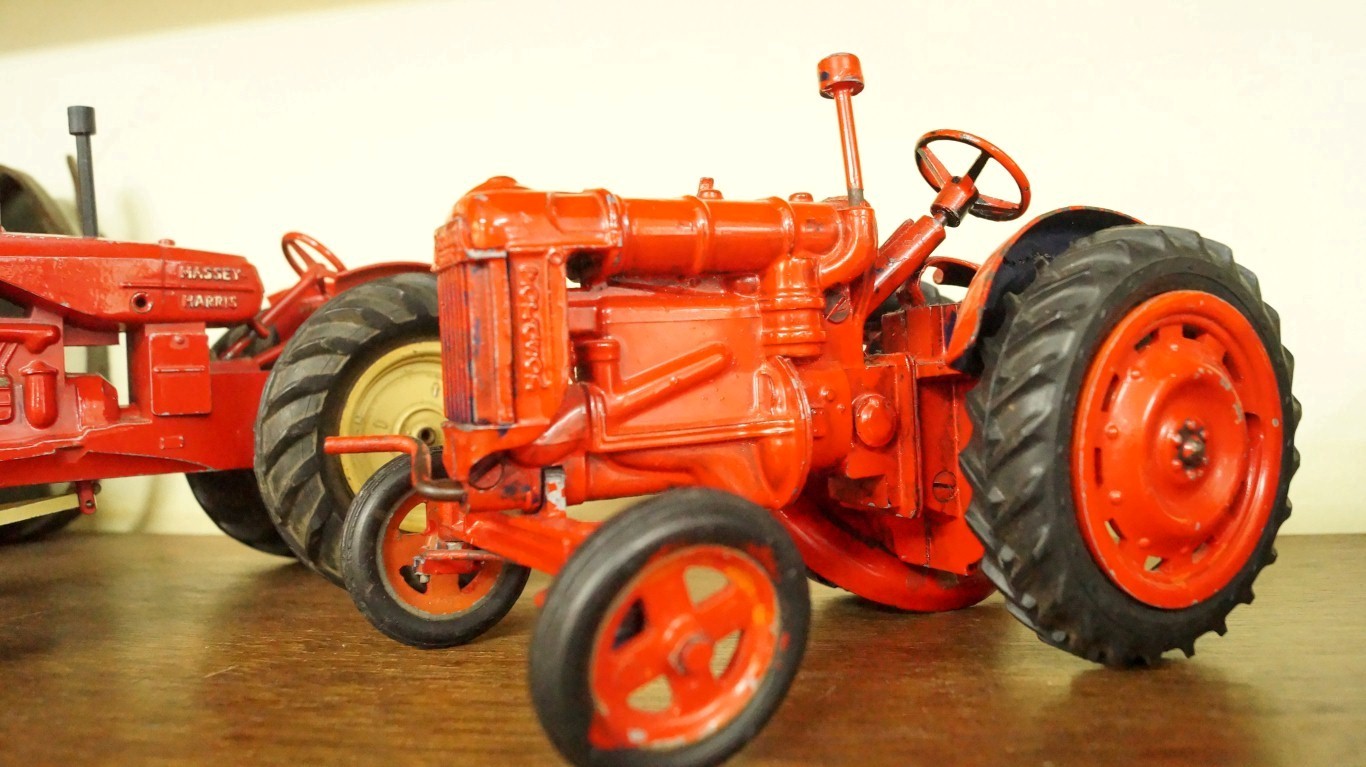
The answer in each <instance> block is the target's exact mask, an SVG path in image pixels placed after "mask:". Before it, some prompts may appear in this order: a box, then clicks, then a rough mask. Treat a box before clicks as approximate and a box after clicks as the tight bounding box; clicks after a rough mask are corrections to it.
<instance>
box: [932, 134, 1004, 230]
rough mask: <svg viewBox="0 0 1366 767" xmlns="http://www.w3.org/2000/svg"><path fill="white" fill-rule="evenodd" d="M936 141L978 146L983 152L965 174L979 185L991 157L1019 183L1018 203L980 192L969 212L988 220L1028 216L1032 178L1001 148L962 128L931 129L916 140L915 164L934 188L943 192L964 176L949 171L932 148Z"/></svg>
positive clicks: (976, 147) (974, 147)
mask: <svg viewBox="0 0 1366 767" xmlns="http://www.w3.org/2000/svg"><path fill="white" fill-rule="evenodd" d="M936 141H954V142H957V143H959V144H967V145H968V146H970V147H972V148H973V149H976V150H977V151H978V152H979V154H978V155H977V159H976V160H975V161H973V163H972V167H971V168H969V169H968V172H967V173H965V174H963V175H964V176H966V177H967V178H970V179H972V181H973V183H974V184H975V183H976V181H977V176H978V175H979V174H981V172H982V170H983V169H985V168H986V166H987V161H988V160H995V161H996V162H998V163H1000V164H1001V167H1003V168H1005V169H1006V172H1007V173H1009V174H1010V178H1011V179H1012V180H1013V181H1014V182H1015V186H1016V188H1017V189H1019V191H1020V199H1019V201H1018V202H1009V201H1007V200H1002V199H998V198H996V197H988V196H986V195H984V194H983V195H979V196H978V197H977V199H976V200H974V201H973V203H972V205H970V206H969V207H968V213H971V214H972V215H974V216H977V217H978V218H984V219H986V220H988V221H1010V220H1011V219H1015V218H1019V217H1020V216H1022V215H1024V212H1025V209H1026V208H1028V207H1029V179H1028V178H1026V177H1025V174H1024V171H1022V170H1020V166H1019V165H1016V164H1015V161H1014V160H1012V159H1010V155H1008V154H1006V153H1005V152H1004V151H1003V150H1002V149H1001V148H1000V147H998V146H996V145H995V144H993V143H991V142H990V141H987V140H986V139H984V138H982V137H981V136H974V135H972V134H971V133H967V132H965V131H960V130H936V131H930V132H929V133H926V134H925V135H923V136H921V137H920V140H919V141H917V142H915V165H916V167H917V168H919V169H920V175H921V176H924V177H925V181H927V182H928V183H929V185H930V186H932V187H934V191H936V192H938V191H941V190H942V189H943V188H944V187H945V186H947V185H949V184H951V183H955V182H958V181H959V180H960V178H961V177H959V176H955V175H953V174H951V173H949V170H948V168H945V167H944V163H943V162H941V161H940V160H939V158H938V157H937V156H936V155H935V153H934V150H932V149H930V144H933V143H934V142H936Z"/></svg>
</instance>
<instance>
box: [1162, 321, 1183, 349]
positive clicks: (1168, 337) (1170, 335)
mask: <svg viewBox="0 0 1366 767" xmlns="http://www.w3.org/2000/svg"><path fill="white" fill-rule="evenodd" d="M1181 331H1182V328H1181V324H1180V323H1178V322H1169V323H1167V324H1165V325H1163V326H1161V327H1159V328H1158V329H1157V340H1158V341H1160V342H1161V343H1164V344H1174V343H1176V342H1178V341H1180V340H1181V339H1183V338H1185V336H1184V335H1183V334H1182V332H1181Z"/></svg>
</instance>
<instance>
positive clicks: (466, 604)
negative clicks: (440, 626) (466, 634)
mask: <svg viewBox="0 0 1366 767" xmlns="http://www.w3.org/2000/svg"><path fill="white" fill-rule="evenodd" d="M422 504H423V500H422V498H421V497H419V496H418V495H417V494H415V493H414V494H413V495H411V496H409V498H408V499H407V501H406V502H405V503H403V504H401V505H400V506H399V507H398V508H397V509H395V510H394V514H393V516H392V517H390V519H389V524H388V525H387V526H386V528H385V532H384V540H383V543H382V544H381V547H380V559H381V561H380V571H381V572H382V573H383V574H384V577H385V579H387V580H388V581H389V585H390V589H391V590H392V591H393V593H394V594H395V595H396V596H397V597H398V599H400V600H401V601H403V602H404V603H406V604H408V605H410V606H412V607H414V608H416V609H418V610H421V611H422V612H425V613H428V614H431V615H451V614H455V613H461V612H464V611H466V610H468V609H470V608H471V607H473V606H474V605H475V604H476V603H478V602H479V601H480V600H481V599H483V598H484V597H486V596H488V593H489V591H490V590H491V589H492V588H493V586H494V584H495V583H497V582H498V575H499V573H500V572H501V570H502V568H503V563H502V561H501V560H500V559H498V558H496V557H490V556H489V555H488V554H486V553H482V552H474V551H468V550H461V549H444V548H442V549H432V547H431V542H432V540H433V539H434V537H435V535H436V529H435V528H436V523H435V519H433V518H432V517H431V516H430V515H424V512H423V511H418V510H417V508H418V506H421V505H422ZM414 512H416V514H414ZM410 516H412V517H418V519H410ZM409 525H412V526H413V528H415V529H409Z"/></svg>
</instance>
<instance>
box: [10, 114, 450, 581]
mask: <svg viewBox="0 0 1366 767" xmlns="http://www.w3.org/2000/svg"><path fill="white" fill-rule="evenodd" d="M68 118H69V122H70V129H71V132H72V133H73V134H75V135H76V136H77V148H78V166H79V172H78V176H79V179H78V184H79V190H78V191H79V194H78V201H79V207H80V208H81V219H82V228H83V231H84V235H85V236H84V237H71V236H53V235H38V234H19V233H14V232H5V231H3V230H0V466H3V471H0V490H3V491H4V492H5V493H6V498H5V501H6V502H5V503H4V505H3V506H0V524H3V525H4V527H0V539H8V540H17V539H22V538H27V537H32V536H36V535H38V534H42V533H45V532H49V531H51V530H53V529H55V528H57V527H60V526H61V525H62V524H64V523H65V522H67V521H69V520H70V518H71V517H72V515H73V514H76V513H78V512H76V511H75V510H77V509H79V510H80V511H84V512H86V513H89V512H92V511H94V510H95V493H96V491H97V489H98V485H97V484H96V480H99V479H104V478H109V477H126V476H133V475H144V474H162V473H169V472H187V476H188V478H189V482H190V486H191V488H192V489H193V491H194V494H195V496H196V497H197V498H198V500H199V501H200V503H201V504H202V505H203V506H204V508H205V510H206V511H207V512H208V514H209V516H210V517H211V518H212V519H213V521H214V522H215V523H217V524H218V526H219V527H220V528H222V529H223V530H224V531H225V532H227V533H228V534H229V535H231V536H232V537H234V538H236V539H237V540H239V541H242V542H243V543H246V544H248V545H250V546H253V547H255V548H257V549H260V550H263V551H267V552H271V553H276V554H289V553H290V548H289V547H288V546H287V545H286V544H287V543H289V541H288V540H282V539H281V537H280V536H279V535H278V534H277V532H276V529H275V526H274V524H273V523H272V520H271V517H270V515H269V514H268V511H267V509H266V507H265V505H264V502H263V500H262V497H261V494H260V493H259V492H258V490H257V481H256V477H255V476H254V475H253V472H252V465H253V458H254V455H253V426H254V424H255V423H256V420H257V411H258V406H259V405H260V404H261V394H262V388H263V386H264V385H265V383H266V379H267V376H268V375H269V374H270V372H271V369H272V367H274V368H275V369H276V370H275V372H276V373H277V374H281V375H283V374H284V372H285V371H283V370H281V369H280V368H281V365H280V364H278V363H277V358H278V357H279V355H280V353H281V350H282V346H283V342H284V341H286V340H289V339H290V338H291V337H292V336H294V335H295V334H296V333H297V332H299V331H300V327H301V325H304V324H305V321H306V320H307V319H309V318H310V316H311V315H313V314H314V313H315V312H317V310H318V309H319V307H325V311H324V312H321V313H322V314H329V313H331V314H335V312H336V311H337V306H339V305H340V306H341V307H342V308H343V309H344V307H345V305H347V304H355V303H358V302H359V303H371V302H373V300H374V296H375V295H386V294H407V295H411V294H413V293H415V292H417V293H420V292H421V291H422V290H424V289H425V290H426V291H427V292H429V293H430V294H431V297H432V298H431V311H430V312H429V313H428V316H427V317H426V323H425V325H424V327H423V328H421V331H422V332H423V333H425V334H426V337H423V336H422V335H421V334H420V333H419V334H417V335H410V336H407V337H404V338H401V339H394V338H389V339H386V344H387V345H386V346H385V347H384V348H382V349H375V350H374V351H385V350H387V349H388V348H390V347H392V346H393V345H394V344H399V345H400V346H403V348H407V349H410V350H411V349H413V348H416V346H420V345H421V344H422V343H424V342H425V343H430V344H433V345H434V344H435V338H436V317H435V282H434V280H433V278H432V277H431V276H430V275H429V274H426V272H429V270H430V267H429V266H428V265H426V264H421V263H389V264H379V265H374V266H367V267H363V268H360V269H351V270H348V269H346V268H345V267H344V266H343V265H342V262H341V261H340V260H339V259H338V258H337V257H336V256H334V255H333V254H332V253H331V252H330V251H328V250H327V248H325V247H323V246H322V245H321V244H319V243H318V242H317V241H315V240H313V239H312V238H310V237H308V236H306V235H303V234H299V233H290V234H287V235H285V237H284V241H283V248H284V255H285V258H286V259H287V260H288V262H289V264H290V266H292V267H293V268H294V270H295V271H296V272H297V273H298V275H299V282H298V283H297V284H296V285H294V287H292V288H290V289H289V290H285V291H281V292H279V293H276V294H274V295H272V296H270V303H269V308H267V309H264V310H263V309H262V299H263V296H264V291H263V289H262V285H261V281H260V279H259V277H258V276H257V273H256V270H255V269H254V268H253V267H252V266H251V264H249V263H248V262H247V261H246V260H245V259H242V258H240V257H237V256H229V255H222V254H218V253H206V252H203V251H197V250H187V249H184V248H177V247H174V244H173V243H172V242H170V241H169V240H163V241H161V242H159V243H155V244H151V243H148V244H144V243H129V242H114V241H110V240H105V239H99V238H98V237H97V235H96V232H97V226H96V216H95V199H94V193H93V186H94V184H93V172H92V171H91V158H90V144H89V141H90V138H89V137H90V135H91V134H93V133H94V132H95V125H94V111H93V110H91V109H90V108H89V107H72V108H71V109H70V110H69V112H68ZM16 207H18V206H16ZM19 212H21V211H18V210H16V213H19ZM30 212H31V211H30ZM29 217H31V216H29ZM49 228H50V227H49ZM424 285H425V287H424ZM334 296H336V298H335V299H334V298H333V297H334ZM224 327H226V328H230V330H229V331H228V333H227V335H225V336H224V337H223V338H221V339H220V340H219V341H218V343H216V344H215V345H213V346H212V347H211V346H210V344H209V337H208V331H209V329H210V328H224ZM121 337H122V338H124V339H125V340H126V342H127V354H128V381H129V388H130V392H129V394H128V397H127V401H126V402H121V401H120V397H119V393H118V392H117V391H115V389H114V387H113V385H112V384H111V383H110V381H109V380H107V379H106V378H105V377H103V376H100V375H93V374H83V373H78V372H74V371H70V370H68V369H67V365H66V355H65V352H66V350H67V349H69V348H71V347H107V346H112V345H116V344H118V343H119V341H120V338H121ZM415 345H416V346H415ZM352 351H355V350H354V349H353V350H352ZM362 351H363V350H362ZM419 356H420V355H419ZM428 356H429V357H430V364H431V366H432V367H433V368H435V367H436V365H437V362H436V360H437V356H436V354H435V352H434V351H433V352H432V353H431V354H429V355H428ZM353 357H354V364H353V365H352V366H351V368H349V369H348V371H345V373H344V374H343V373H342V372H337V373H335V374H333V375H332V377H331V378H327V381H328V383H329V386H330V387H331V388H332V389H334V390H336V391H337V392H338V393H339V394H338V396H340V397H342V398H347V397H353V396H354V395H355V392H354V386H352V385H351V384H350V383H348V382H349V381H354V380H355V379H356V378H357V377H359V376H360V374H361V372H363V371H360V370H359V369H358V368H357V366H360V367H364V366H365V365H367V364H369V362H370V361H371V360H372V359H373V355H372V356H370V357H367V356H366V355H365V354H363V353H362V354H355V355H353ZM323 372H325V371H318V370H316V369H315V370H313V371H311V373H312V375H313V376H314V377H315V378H318V377H319V376H320V375H322V373H323ZM285 378H288V376H285ZM427 399H428V400H430V401H431V402H432V403H433V405H432V406H431V409H436V406H435V404H434V403H435V402H436V401H437V398H436V397H435V396H432V395H430V394H429V395H428V397H427ZM391 406H392V405H379V406H377V405H374V404H373V403H370V404H366V405H364V406H363V407H360V408H359V409H357V410H356V414H355V420H356V421H357V422H358V423H365V422H367V418H369V419H374V418H375V417H376V413H379V412H382V411H383V410H384V408H385V407H391ZM405 406H408V407H415V406H416V405H415V403H414V402H413V401H412V400H411V398H410V399H409V400H407V401H405ZM276 407H277V409H278V403H276ZM367 408H368V409H367ZM353 409H354V408H353ZM296 414H298V415H300V417H309V416H310V414H308V413H301V412H298V411H297V409H296ZM312 416H313V417H318V414H312ZM381 420H382V419H381ZM384 422H386V423H387V421H384ZM328 423H329V426H328V428H329V430H330V431H332V432H333V433H335V432H337V431H345V427H344V425H343V424H341V422H340V421H339V420H338V419H336V418H335V417H334V418H332V420H331V421H329V422H328ZM313 453H314V454H313V456H312V458H313V462H314V464H315V465H317V464H318V463H319V462H324V463H325V462H331V463H336V461H335V460H333V459H329V458H327V457H326V456H324V455H323V454H322V452H321V438H319V439H318V441H317V446H315V448H314V451H313ZM323 459H326V461H324V460H323ZM362 479H363V478H358V479H357V481H356V482H355V483H354V486H355V487H359V486H360V481H361V480H362ZM66 485H70V487H71V492H69V493H65V494H62V493H60V492H59V493H57V494H55V495H53V494H52V493H50V492H48V487H49V486H58V487H62V486H66ZM352 495H353V492H352V489H351V488H349V487H348V488H342V489H341V490H339V491H338V492H337V493H335V494H333V495H331V496H328V497H327V498H326V499H324V500H325V502H326V503H327V504H328V505H330V506H332V507H335V508H336V509H337V510H338V515H339V516H340V514H341V513H342V512H344V510H345V508H346V507H347V505H348V504H349V503H350V500H351V496H352ZM296 548H297V550H298V553H300V554H301V555H302V556H303V558H304V559H305V561H308V562H310V563H312V558H311V557H310V555H309V552H308V551H307V549H306V548H303V547H296Z"/></svg>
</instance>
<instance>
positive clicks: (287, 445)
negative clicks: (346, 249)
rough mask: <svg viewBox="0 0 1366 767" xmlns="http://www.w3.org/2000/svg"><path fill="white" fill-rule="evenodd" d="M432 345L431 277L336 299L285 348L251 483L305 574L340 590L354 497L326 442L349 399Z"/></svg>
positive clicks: (270, 385)
mask: <svg viewBox="0 0 1366 767" xmlns="http://www.w3.org/2000/svg"><path fill="white" fill-rule="evenodd" d="M438 338H439V335H438V331H437V305H436V277H435V275H432V274H430V273H425V272H423V273H408V274H399V275H395V276H392V277H383V278H380V279H376V280H374V281H372V282H367V283H364V284H362V285H358V286H356V287H354V288H351V289H350V290H348V291H346V292H344V293H341V294H340V295H337V296H335V297H334V298H332V299H331V300H330V301H328V302H327V303H326V304H324V305H323V306H322V307H321V308H319V309H318V310H317V311H316V312H314V313H313V315H312V316H310V317H309V318H308V319H307V320H305V321H304V323H303V325H301V326H300V327H299V330H298V332H296V333H295V334H294V337H293V338H291V339H290V340H289V341H288V342H287V343H286V344H285V348H284V351H283V352H282V353H281V354H280V357H279V359H278V360H276V362H275V367H274V368H273V369H272V370H271V373H270V378H269V379H267V381H266V387H265V391H264V392H263V393H262V396H261V407H260V410H259V412H258V415H257V418H256V478H257V480H258V482H259V484H260V487H261V495H262V497H263V498H264V499H265V502H266V508H267V509H268V510H269V512H270V516H271V519H272V520H274V522H275V526H276V528H277V529H278V530H279V532H280V536H281V537H282V538H283V539H284V540H285V542H286V543H287V544H289V547H290V548H291V549H292V550H293V551H294V553H295V555H296V556H298V557H299V559H300V560H302V561H303V562H304V563H306V564H307V565H308V566H309V567H311V568H312V569H314V570H316V571H317V572H319V573H321V574H322V575H323V576H324V577H326V578H327V579H328V580H330V581H332V582H333V583H336V584H339V585H340V584H341V582H342V575H341V540H342V526H343V525H344V524H345V520H346V512H347V509H348V508H349V507H350V505H351V501H352V499H353V497H354V494H353V492H352V490H351V488H350V486H349V485H348V483H347V481H346V478H345V476H344V475H343V473H342V469H341V463H340V462H339V460H338V459H337V457H336V456H329V455H326V454H325V453H324V452H323V440H324V439H325V438H327V437H329V436H333V435H336V434H337V433H338V431H339V427H338V421H339V420H340V417H341V410H342V406H343V405H344V404H345V401H346V395H347V393H348V391H349V390H350V387H351V386H352V385H353V383H354V382H355V380H356V379H357V377H358V376H359V375H360V374H361V373H362V372H363V371H364V370H365V369H366V367H368V366H369V365H371V364H373V363H374V361H375V360H377V359H379V358H380V357H381V356H383V355H384V354H385V353H387V352H389V351H390V350H392V349H395V348H397V347H399V346H404V345H407V344H410V343H414V342H420V341H431V340H436V339H438Z"/></svg>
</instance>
